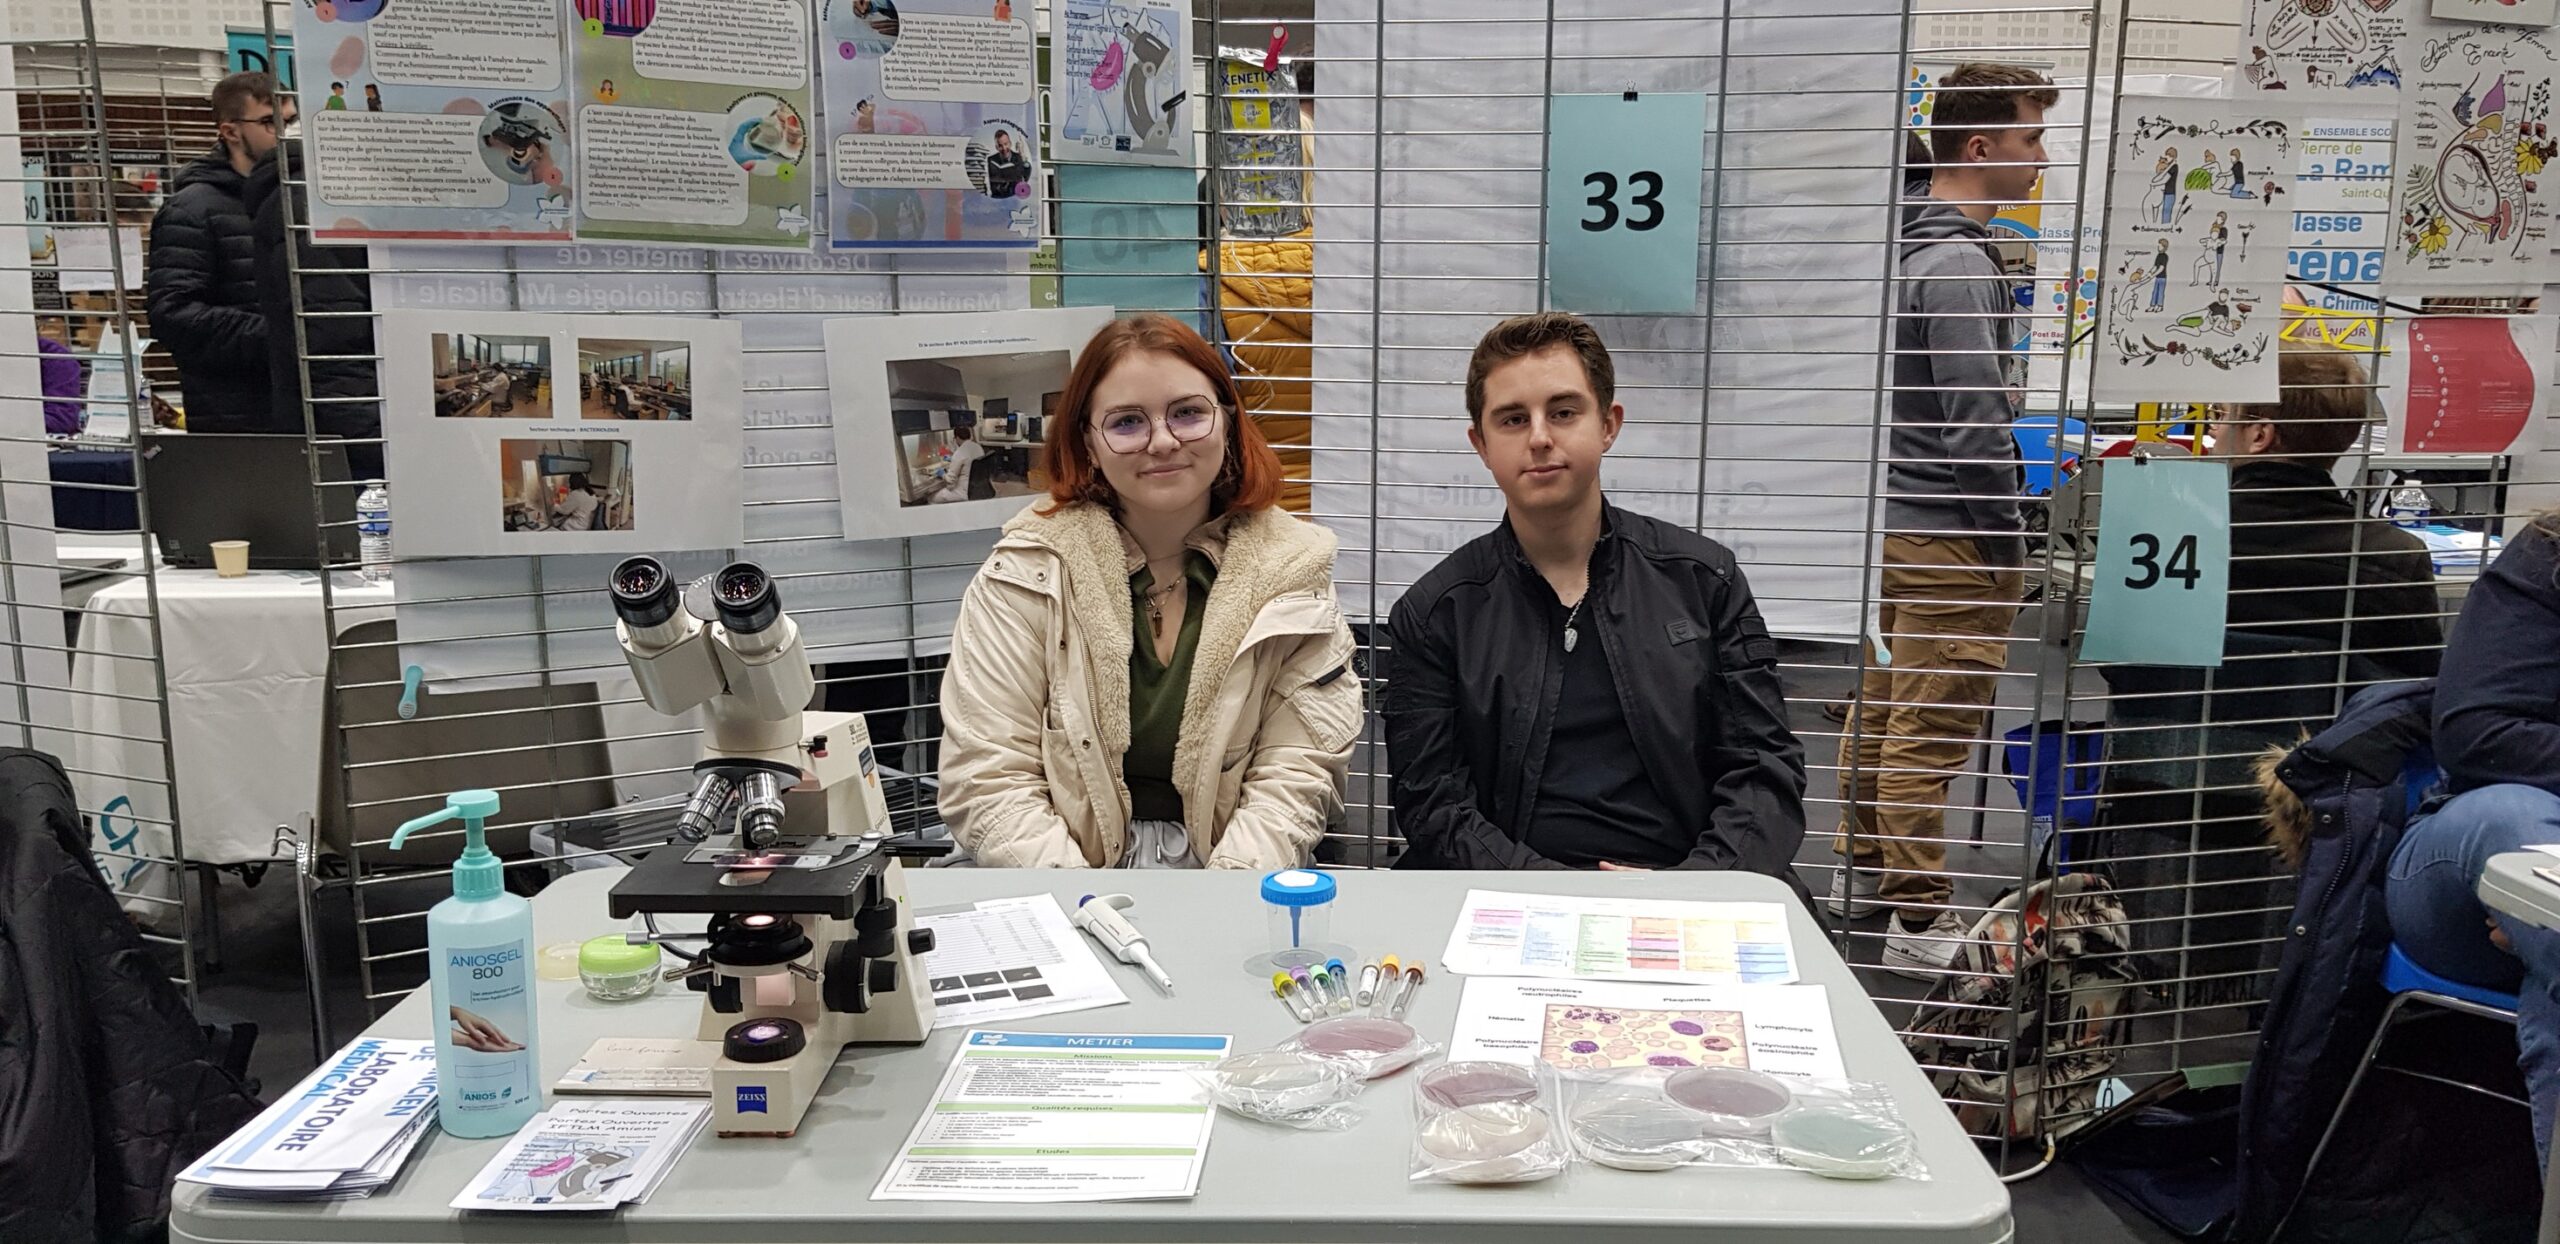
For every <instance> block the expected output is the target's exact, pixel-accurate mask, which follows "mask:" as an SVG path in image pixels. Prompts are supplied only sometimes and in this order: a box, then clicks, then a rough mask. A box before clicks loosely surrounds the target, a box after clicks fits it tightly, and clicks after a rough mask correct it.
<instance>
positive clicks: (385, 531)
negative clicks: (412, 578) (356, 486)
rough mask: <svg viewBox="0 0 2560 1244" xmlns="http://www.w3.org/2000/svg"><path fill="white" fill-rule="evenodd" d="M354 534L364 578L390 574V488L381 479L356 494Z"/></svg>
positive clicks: (376, 580) (372, 579)
mask: <svg viewBox="0 0 2560 1244" xmlns="http://www.w3.org/2000/svg"><path fill="white" fill-rule="evenodd" d="M356 535H357V537H358V542H359V546H360V548H359V551H360V552H361V553H362V555H363V557H364V567H363V574H364V577H365V579H366V581H367V582H372V583H379V582H381V581H382V580H384V579H388V578H390V577H391V489H390V488H389V487H387V486H385V485H384V484H383V482H382V481H381V480H375V481H373V482H372V483H370V484H367V485H365V489H364V491H363V492H361V493H358V494H356Z"/></svg>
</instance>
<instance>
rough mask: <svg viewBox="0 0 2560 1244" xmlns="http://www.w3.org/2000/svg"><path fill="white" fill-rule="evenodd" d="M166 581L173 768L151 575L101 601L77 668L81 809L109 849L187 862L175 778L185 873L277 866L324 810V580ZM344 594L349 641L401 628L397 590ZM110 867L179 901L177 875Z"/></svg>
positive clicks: (175, 577)
mask: <svg viewBox="0 0 2560 1244" xmlns="http://www.w3.org/2000/svg"><path fill="white" fill-rule="evenodd" d="M153 579H154V581H155V582H156V585H157V588H158V594H159V606H160V628H159V630H160V643H161V645H162V650H161V653H160V657H161V664H162V666H163V667H164V668H165V670H166V674H167V681H168V726H169V731H170V738H169V744H170V753H171V756H170V763H169V765H168V768H167V769H164V766H163V761H162V759H161V747H160V739H161V718H160V704H159V699H160V687H159V686H158V684H157V683H156V682H155V681H154V678H153V670H152V666H151V659H150V658H151V655H152V635H151V618H150V606H151V594H150V585H147V584H146V583H145V581H144V580H143V579H142V578H141V577H140V576H138V575H137V576H133V577H118V578H114V579H112V580H111V581H108V582H105V583H103V584H101V585H99V586H98V588H97V590H96V591H94V592H92V593H91V594H90V595H89V598H88V605H87V607H88V609H89V613H88V614H87V615H86V616H85V617H84V618H83V619H82V620H81V625H80V640H79V643H78V644H77V645H75V647H74V650H73V654H72V660H71V686H72V691H73V693H74V694H73V695H72V697H71V724H72V726H73V728H74V730H75V731H77V733H74V734H72V735H70V736H69V738H68V743H67V745H66V747H65V749H64V751H65V754H64V755H63V762H64V763H65V764H66V765H68V766H69V767H70V769H71V771H72V773H71V778H72V785H73V787H74V788H75V790H76V791H77V793H78V795H79V798H80V807H81V808H82V809H83V810H84V811H86V812H89V813H91V814H92V815H99V816H100V826H99V834H100V837H101V839H103V840H104V841H103V842H102V846H111V847H112V849H114V850H117V851H119V852H125V853H134V854H140V855H144V856H150V857H153V858H158V859H170V858H174V857H175V854H176V853H175V852H174V851H173V849H172V844H171V842H170V831H169V829H168V827H167V822H168V820H169V819H170V803H169V797H168V791H169V788H168V786H167V785H165V784H164V780H165V779H164V777H163V774H164V772H168V771H170V770H174V774H173V777H174V781H175V783H176V788H177V792H178V798H177V808H176V811H177V814H178V816H177V820H178V826H179V832H180V833H182V834H183V835H184V836H185V840H186V841H185V851H184V855H185V858H186V859H188V860H190V861H193V862H197V863H205V864H242V863H249V862H252V861H258V860H266V859H272V858H275V856H276V851H275V849H274V839H275V827H276V826H277V825H279V824H291V825H301V824H302V823H303V822H304V820H305V818H307V817H309V816H310V815H311V813H312V811H313V807H314V804H315V802H316V801H317V799H318V796H319V782H320V773H321V765H322V757H323V754H324V748H323V743H324V740H323V739H322V737H321V736H322V734H323V733H324V729H323V726H322V721H323V708H324V705H325V698H326V697H325V692H326V688H327V683H328V675H329V647H330V635H329V631H328V622H329V620H330V619H329V618H328V617H327V616H326V611H324V610H323V609H322V608H321V597H320V576H319V574H318V573H317V572H314V571H285V570H261V571H252V572H250V573H249V574H247V575H244V576H242V577H240V578H237V579H225V578H223V577H221V576H220V575H218V574H216V573H214V572H213V571H211V570H168V569H162V570H160V571H158V572H157V573H156V574H155V575H154V576H153ZM332 590H333V591H334V593H335V596H336V604H337V606H338V608H337V612H336V615H335V621H336V623H337V625H338V627H339V628H340V629H344V628H346V627H349V626H353V625H355V624H357V623H359V622H366V621H371V620H373V619H376V618H382V617H388V616H390V608H391V585H390V584H389V583H387V582H384V583H368V582H366V581H364V580H363V579H362V578H360V577H358V576H356V575H354V574H352V573H347V572H343V571H342V572H339V573H338V574H337V576H336V580H335V583H334V584H333V589H332ZM101 814H103V815H101ZM128 834H130V835H131V837H130V838H128V837H127V835H128ZM108 863H109V865H110V869H111V876H115V877H116V879H117V881H118V888H119V889H125V890H131V891H135V892H138V893H142V894H147V895H153V896H156V897H160V898H170V897H174V896H175V895H176V893H177V891H176V888H175V887H176V877H175V876H174V875H173V874H172V870H169V869H165V868H154V867H151V866H148V865H142V864H140V863H138V862H137V861H131V860H111V861H108Z"/></svg>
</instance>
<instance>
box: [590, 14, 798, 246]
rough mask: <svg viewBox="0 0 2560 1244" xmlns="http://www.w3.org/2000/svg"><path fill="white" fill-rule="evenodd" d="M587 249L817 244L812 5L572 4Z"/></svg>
mask: <svg viewBox="0 0 2560 1244" xmlns="http://www.w3.org/2000/svg"><path fill="white" fill-rule="evenodd" d="M573 3H574V4H575V6H576V9H577V33H576V35H575V36H574V38H573V40H572V43H573V45H574V47H575V49H576V52H577V84H578V87H577V89H578V98H577V108H578V117H577V127H578V214H579V219H580V223H579V226H578V236H579V237H581V238H599V239H621V240H626V241H646V242H676V243H690V244H708V243H716V244H718V245H721V246H760V247H782V248H787V249H791V250H801V249H805V248H807V246H808V245H809V225H810V197H811V194H810V192H811V190H812V188H813V187H814V186H815V185H816V183H815V181H814V180H813V179H812V174H813V172H814V170H813V169H811V168H810V167H809V163H810V162H809V160H808V158H807V157H808V154H809V144H810V140H811V138H812V136H813V134H814V132H815V131H814V115H815V114H814V113H813V112H812V110H811V103H812V100H811V92H810V82H809V21H810V17H809V0H573Z"/></svg>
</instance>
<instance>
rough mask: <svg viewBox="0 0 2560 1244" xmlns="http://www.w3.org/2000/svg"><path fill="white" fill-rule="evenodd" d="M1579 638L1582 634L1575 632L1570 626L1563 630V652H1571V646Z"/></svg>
mask: <svg viewBox="0 0 2560 1244" xmlns="http://www.w3.org/2000/svg"><path fill="white" fill-rule="evenodd" d="M1581 638H1582V632H1580V631H1577V630H1575V629H1573V628H1572V627H1570V626H1568V627H1566V628H1564V650H1565V651H1567V652H1571V651H1573V645H1574V644H1575V642H1577V641H1579V640H1580V639H1581Z"/></svg>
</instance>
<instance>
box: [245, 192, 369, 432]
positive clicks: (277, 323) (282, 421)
mask: <svg viewBox="0 0 2560 1244" xmlns="http://www.w3.org/2000/svg"><path fill="white" fill-rule="evenodd" d="M301 148H302V144H301V143H300V142H287V143H282V144H279V145H278V146H277V147H276V154H275V158H273V159H268V160H260V161H259V162H258V166H257V167H256V168H254V169H251V170H250V171H249V182H248V186H247V188H246V192H245V198H246V201H247V203H248V205H249V216H250V219H251V220H252V222H253V223H254V227H255V230H256V233H255V236H256V238H257V244H258V246H257V255H258V305H259V308H260V310H261V311H263V312H264V314H265V315H266V318H267V325H268V330H267V354H266V360H267V372H268V376H269V387H270V388H271V389H272V391H273V392H274V394H275V403H274V417H273V420H272V422H273V423H274V426H273V427H272V428H269V429H261V430H268V431H276V432H300V431H302V430H303V424H302V394H303V390H302V368H303V363H302V356H301V355H298V354H297V353H296V352H295V347H296V344H297V343H296V341H295V337H294V331H293V330H294V307H293V281H294V278H295V273H296V269H299V271H300V277H301V281H302V337H301V340H300V343H299V344H300V345H301V347H302V350H303V352H304V353H306V354H308V355H309V357H310V367H311V396H312V402H313V405H312V408H311V420H312V427H313V428H314V429H315V430H317V431H318V432H319V434H320V435H322V436H335V437H339V438H342V439H345V440H350V441H371V440H374V439H377V438H379V437H380V436H381V435H382V406H381V402H380V401H379V399H380V397H381V388H380V382H379V380H378V379H377V378H376V376H375V373H374V365H373V358H372V355H373V278H372V277H371V276H370V275H368V274H367V268H368V266H369V260H368V259H367V257H366V254H365V248H363V247H361V246H320V245H317V244H315V243H313V242H312V240H311V234H310V232H309V226H310V224H311V216H310V207H309V202H308V196H307V195H306V193H305V192H304V190H303V188H302V187H300V186H294V187H291V190H292V200H291V203H290V204H289V206H291V208H292V209H293V214H292V225H291V226H290V227H288V225H287V223H286V216H285V209H286V207H287V206H288V203H287V201H286V196H285V194H284V191H285V190H286V189H287V187H286V185H285V183H286V182H287V181H291V180H296V179H298V178H299V177H300V175H301V174H300V172H299V170H300V169H301V168H302V167H303V152H302V149H301ZM288 163H289V164H290V167H288ZM288 234H291V236H292V239H293V245H292V248H291V249H290V250H288V249H287V248H286V246H285V239H286V236H287V235H288ZM347 467H348V469H349V470H350V471H351V472H353V474H354V476H355V478H357V479H360V480H361V479H380V478H382V446H380V445H368V444H357V445H349V446H347Z"/></svg>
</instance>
